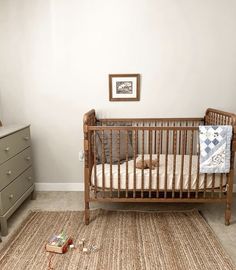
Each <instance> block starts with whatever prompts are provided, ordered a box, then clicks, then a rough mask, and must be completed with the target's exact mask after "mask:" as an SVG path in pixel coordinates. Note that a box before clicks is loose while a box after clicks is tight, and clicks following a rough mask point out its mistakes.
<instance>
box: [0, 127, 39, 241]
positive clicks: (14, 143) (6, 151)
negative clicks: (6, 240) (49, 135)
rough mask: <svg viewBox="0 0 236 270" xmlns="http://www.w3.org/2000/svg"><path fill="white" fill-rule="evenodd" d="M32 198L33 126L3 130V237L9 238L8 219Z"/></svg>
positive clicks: (0, 175) (0, 172) (0, 139)
mask: <svg viewBox="0 0 236 270" xmlns="http://www.w3.org/2000/svg"><path fill="white" fill-rule="evenodd" d="M29 195H31V196H32V199H34V196H35V195H34V174H33V169H32V155H31V140H30V127H29V125H28V126H26V125H15V126H5V127H4V126H3V127H0V225H1V235H3V236H5V235H7V233H8V229H7V220H8V218H9V217H10V216H11V215H12V214H13V213H14V211H15V210H16V209H17V208H18V207H19V206H20V205H21V204H22V203H23V201H24V200H25V199H26V198H27V197H28V196H29Z"/></svg>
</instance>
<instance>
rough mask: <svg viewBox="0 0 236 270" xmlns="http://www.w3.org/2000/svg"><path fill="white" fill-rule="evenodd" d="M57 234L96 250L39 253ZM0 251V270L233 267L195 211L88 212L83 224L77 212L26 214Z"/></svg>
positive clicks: (80, 213) (81, 213)
mask: <svg viewBox="0 0 236 270" xmlns="http://www.w3.org/2000/svg"><path fill="white" fill-rule="evenodd" d="M61 230H64V231H65V232H67V233H68V234H69V235H70V236H72V238H73V239H74V242H75V245H76V246H77V244H78V241H79V240H81V239H82V238H85V239H86V243H87V244H94V245H97V246H99V247H100V250H98V251H97V252H94V253H91V254H89V255H86V254H83V253H81V252H80V251H79V250H78V249H76V250H73V251H68V252H67V253H66V254H64V255H59V254H56V255H53V257H51V253H47V252H46V251H45V243H46V242H47V240H48V239H49V238H50V237H51V236H52V235H53V234H54V233H59V232H61ZM4 245H5V248H3V249H2V251H1V252H0V269H1V270H12V269H17V270H20V269H25V270H26V269H28V270H29V269H37V270H41V269H42V270H45V269H49V268H48V265H49V261H50V258H51V267H52V268H51V269H54V270H57V269H58V270H61V269H65V270H70V269H71V270H74V269H88V270H95V269H99V270H101V269H104V270H108V269H109V270H110V269H111V270H116V269H117V270H118V269H122V270H126V269H127V270H129V269H130V270H131V269H132V270H135V269H137V270H142V269H147V270H149V269H170V270H174V269H176V270H177V269H178V270H179V269H181V270H182V269H188V270H191V269H197V270H199V269H202V270H203V269H208V270H210V269H212V270H213V269H214V270H215V269H225V270H227V269H236V268H235V266H234V265H233V263H232V261H231V259H230V258H229V256H228V255H227V254H226V253H225V251H224V250H223V248H222V247H221V245H220V244H219V242H218V240H217V239H216V237H215V235H214V233H213V232H212V230H211V228H210V227H209V226H208V225H207V223H206V222H205V220H204V219H203V218H202V216H201V215H200V214H199V213H198V211H196V210H192V211H179V212H140V211H110V210H93V211H92V218H91V223H90V224H89V226H86V225H84V222H83V212H79V211H65V212H43V211H42V212H40V211H39V212H32V213H31V214H30V215H29V216H28V218H27V219H26V220H25V221H24V222H23V224H22V226H21V227H20V228H19V229H18V231H17V232H16V233H15V234H13V235H12V239H10V241H8V243H5V244H4Z"/></svg>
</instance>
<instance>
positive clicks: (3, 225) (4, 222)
mask: <svg viewBox="0 0 236 270" xmlns="http://www.w3.org/2000/svg"><path fill="white" fill-rule="evenodd" d="M0 225H1V235H2V236H6V235H7V234H8V228H7V219H6V218H4V217H0Z"/></svg>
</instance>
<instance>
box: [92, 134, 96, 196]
mask: <svg viewBox="0 0 236 270" xmlns="http://www.w3.org/2000/svg"><path fill="white" fill-rule="evenodd" d="M96 136H97V133H96V131H94V132H93V158H94V159H93V162H94V193H95V198H97V152H96Z"/></svg>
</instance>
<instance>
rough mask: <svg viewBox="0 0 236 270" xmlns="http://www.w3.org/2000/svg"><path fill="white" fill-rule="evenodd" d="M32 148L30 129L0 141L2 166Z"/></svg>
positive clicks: (0, 161)
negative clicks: (26, 149)
mask: <svg viewBox="0 0 236 270" xmlns="http://www.w3.org/2000/svg"><path fill="white" fill-rule="evenodd" d="M29 146H30V129H29V128H25V129H23V130H20V131H17V132H15V133H13V134H10V135H8V136H6V137H4V138H2V139H1V140H0V164H1V163H3V162H5V161H6V160H8V159H10V158H11V157H13V156H15V155H16V154H17V153H19V152H21V151H22V150H24V149H25V148H27V147H29Z"/></svg>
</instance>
